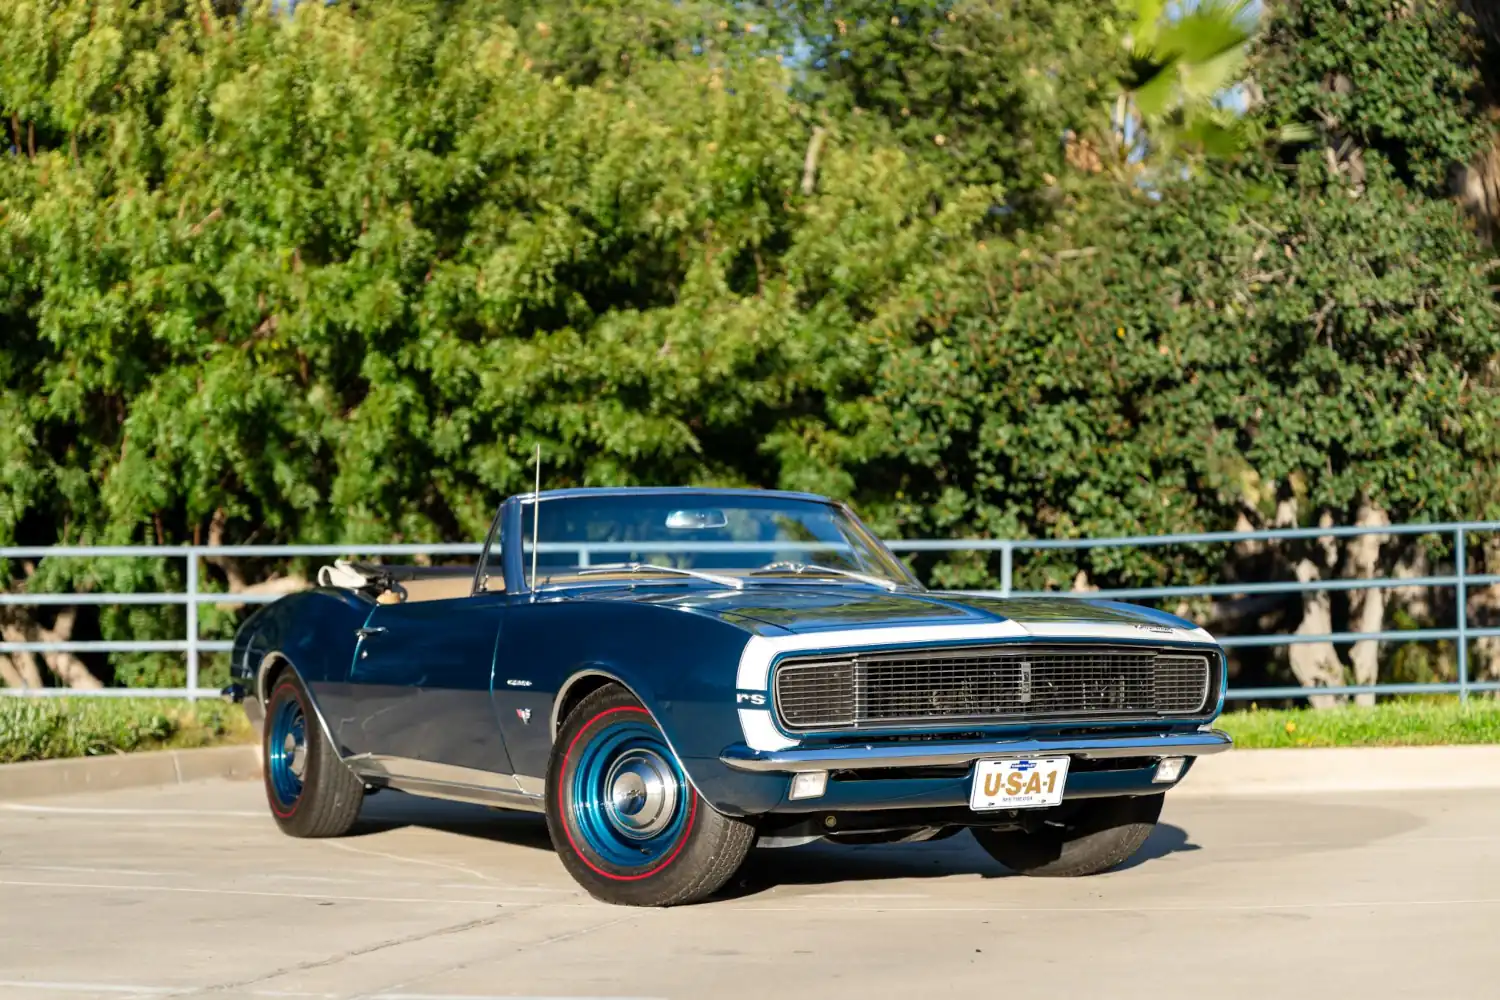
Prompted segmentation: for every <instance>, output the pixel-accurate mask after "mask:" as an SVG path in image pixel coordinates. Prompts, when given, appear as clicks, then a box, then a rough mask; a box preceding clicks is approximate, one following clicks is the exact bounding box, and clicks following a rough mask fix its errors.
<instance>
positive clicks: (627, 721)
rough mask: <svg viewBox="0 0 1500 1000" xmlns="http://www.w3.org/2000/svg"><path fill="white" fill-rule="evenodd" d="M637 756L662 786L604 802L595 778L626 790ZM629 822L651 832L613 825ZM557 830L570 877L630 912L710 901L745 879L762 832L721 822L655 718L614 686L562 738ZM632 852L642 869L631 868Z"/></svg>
mask: <svg viewBox="0 0 1500 1000" xmlns="http://www.w3.org/2000/svg"><path fill="white" fill-rule="evenodd" d="M653 734H654V735H653ZM657 741H659V742H657ZM611 754H614V756H611ZM632 755H636V757H637V758H638V759H642V760H645V761H646V765H645V766H646V767H647V772H646V773H649V774H650V775H651V776H652V777H655V778H659V779H661V780H659V781H658V782H657V783H656V784H649V785H648V784H641V785H640V789H639V790H638V791H637V790H634V789H627V790H626V792H625V793H620V792H619V789H620V788H621V787H622V785H621V784H620V783H619V782H616V783H615V784H613V785H610V787H611V788H612V789H614V790H615V796H616V797H614V798H611V800H610V802H609V803H606V802H604V798H603V794H602V793H603V791H604V787H605V784H606V783H604V782H600V781H596V780H594V778H593V777H592V776H595V775H602V776H604V777H606V778H607V777H608V776H609V775H613V774H617V773H619V774H620V776H621V778H620V780H621V781H623V780H624V778H625V775H624V772H620V771H618V769H619V768H620V766H621V762H622V761H625V760H626V759H627V758H631V757H632ZM648 788H649V789H650V791H649V792H648V791H647V789H648ZM621 794H624V795H626V797H625V798H620V797H618V796H619V795H621ZM630 796H634V797H630ZM668 798H670V804H668ZM620 816H626V817H627V819H628V820H635V819H638V818H639V819H640V820H641V821H642V822H643V823H644V824H645V825H644V826H643V827H642V828H641V829H638V830H634V831H633V834H626V833H622V832H620V831H621V830H622V829H623V827H622V825H621V824H622V821H621V820H620V819H618V818H611V817H620ZM647 820H649V822H647ZM658 826H659V827H660V829H659V830H657V832H656V833H654V834H652V835H651V836H650V837H649V838H643V835H644V834H645V832H646V831H647V830H650V829H654V828H656V827H658ZM547 830H548V832H549V833H550V834H551V836H552V844H553V846H554V847H556V849H557V856H558V857H559V858H561V859H562V863H563V867H564V868H566V869H567V870H568V874H569V875H572V876H573V878H574V879H575V880H576V881H577V882H578V884H579V885H581V886H583V887H584V889H586V890H588V893H589V895H591V896H593V897H594V898H596V899H600V900H603V901H604V902H606V903H616V904H619V905H622V906H680V905H682V904H684V903H695V902H697V901H699V900H701V899H704V898H705V897H707V896H710V895H712V894H713V893H714V892H715V891H717V890H718V889H719V888H720V887H721V886H723V885H724V883H725V882H727V881H729V879H730V878H731V877H732V876H733V875H734V873H735V872H736V871H738V870H739V867H740V865H741V864H742V863H743V862H744V860H745V855H747V854H748V853H749V852H750V847H751V845H752V844H753V843H754V842H755V828H754V827H753V826H751V825H750V824H749V823H746V822H744V821H742V820H738V819H734V818H732V817H729V816H724V815H722V814H720V813H718V812H715V811H714V809H713V807H712V806H710V805H709V804H708V803H707V802H706V801H704V800H703V798H702V797H701V796H699V795H698V792H697V790H696V789H694V788H693V786H692V784H691V783H690V782H688V781H687V780H686V777H685V776H684V775H683V772H682V768H681V764H680V763H678V762H677V761H676V760H675V759H671V749H670V747H668V746H667V744H666V738H665V736H663V735H662V733H661V729H660V728H659V727H658V726H657V725H656V722H655V720H653V719H652V718H651V715H650V713H648V712H647V711H646V709H645V707H644V706H642V705H641V703H640V702H639V701H637V700H636V698H635V697H634V696H633V695H632V694H630V692H628V691H626V690H624V689H623V688H620V687H617V686H614V685H610V686H608V687H603V688H600V689H599V690H598V691H595V692H593V693H592V694H590V695H588V696H587V697H585V698H584V699H583V700H582V701H581V702H579V703H578V705H577V706H576V707H575V708H574V709H573V710H572V711H571V712H569V713H568V717H567V718H566V719H565V720H564V721H563V724H562V727H561V728H560V729H559V731H558V734H557V741H556V743H554V744H553V747H552V758H551V761H550V762H549V763H548V765H547ZM632 836H633V837H635V838H638V839H632ZM636 844H640V845H642V846H640V847H635V846H634V845H636ZM632 851H634V852H635V853H639V854H640V855H641V857H642V861H641V862H640V863H636V864H631V863H628V861H630V860H633V854H632Z"/></svg>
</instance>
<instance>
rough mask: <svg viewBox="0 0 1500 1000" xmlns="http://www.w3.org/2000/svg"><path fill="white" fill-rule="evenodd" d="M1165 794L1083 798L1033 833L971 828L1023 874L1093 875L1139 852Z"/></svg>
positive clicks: (999, 857) (987, 846)
mask: <svg viewBox="0 0 1500 1000" xmlns="http://www.w3.org/2000/svg"><path fill="white" fill-rule="evenodd" d="M1164 798H1166V796H1164V795H1130V796H1119V797H1117V798H1107V799H1084V800H1083V801H1081V802H1077V803H1069V804H1067V805H1065V806H1063V807H1061V809H1060V810H1059V812H1058V814H1057V818H1056V819H1048V820H1044V821H1043V823H1042V825H1041V826H1039V827H1037V828H1035V829H1033V830H1025V831H1023V830H987V829H984V828H982V827H975V828H974V829H973V833H974V839H975V840H977V841H978V842H979V846H980V847H982V848H984V849H985V851H986V852H987V853H988V854H989V856H990V857H992V858H994V859H995V860H996V861H998V862H1000V863H1001V864H1002V865H1004V866H1005V867H1007V868H1009V869H1010V870H1011V871H1013V872H1017V873H1019V874H1021V875H1038V876H1047V877H1054V878H1071V877H1076V876H1079V875H1097V874H1098V873H1099V872H1104V871H1109V869H1111V868H1113V867H1115V866H1116V865H1119V864H1123V863H1124V862H1125V861H1126V860H1127V859H1128V858H1130V856H1131V855H1133V854H1135V852H1136V851H1138V850H1140V848H1141V845H1142V844H1144V843H1145V842H1146V838H1147V837H1149V836H1151V831H1152V830H1153V829H1155V827H1156V821H1157V819H1158V818H1159V817H1160V816H1161V806H1162V800H1163V799H1164Z"/></svg>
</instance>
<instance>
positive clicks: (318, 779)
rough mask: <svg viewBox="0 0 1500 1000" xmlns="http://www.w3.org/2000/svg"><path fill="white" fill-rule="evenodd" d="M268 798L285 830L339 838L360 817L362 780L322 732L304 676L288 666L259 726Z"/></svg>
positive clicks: (301, 834) (362, 796)
mask: <svg viewBox="0 0 1500 1000" xmlns="http://www.w3.org/2000/svg"><path fill="white" fill-rule="evenodd" d="M261 739H262V741H263V742H262V750H263V755H262V760H264V761H265V775H264V776H265V785H266V802H267V804H269V805H270V807H271V815H272V816H274V817H275V818H276V825H277V826H279V827H281V830H282V832H283V833H286V834H289V835H291V836H293V837H338V836H341V835H343V834H345V833H348V832H349V828H350V827H352V826H353V825H354V821H355V820H356V819H358V818H359V807H360V803H361V802H362V801H363V799H364V784H363V783H362V782H361V781H360V780H359V779H358V778H357V777H355V776H354V772H352V771H350V770H349V768H347V767H345V766H344V762H343V761H341V760H339V756H338V754H337V753H336V752H335V751H334V749H333V747H332V746H331V745H330V744H329V742H328V738H327V737H326V736H325V735H324V734H323V728H322V726H320V725H319V724H318V719H317V716H316V715H314V714H313V708H312V701H311V699H309V698H308V697H307V690H306V689H305V688H304V687H303V686H302V681H301V680H300V679H299V678H298V677H297V675H296V674H294V673H292V672H291V671H290V670H288V671H287V672H285V673H283V674H282V675H281V677H279V678H278V679H277V681H276V684H275V686H274V687H273V688H272V689H271V697H270V699H269V700H268V701H267V702H266V720H265V725H264V726H263V727H262V730H261Z"/></svg>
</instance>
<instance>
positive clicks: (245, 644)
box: [232, 489, 1230, 906]
mask: <svg viewBox="0 0 1500 1000" xmlns="http://www.w3.org/2000/svg"><path fill="white" fill-rule="evenodd" d="M320 583H321V584H322V585H321V586H319V587H318V588H317V589H315V590H310V591H306V592H303V593H299V594H294V595H291V596H289V597H285V598H283V599H281V600H279V601H277V602H276V603H274V604H270V605H267V606H265V607H264V608H262V609H261V610H260V611H258V612H257V613H256V614H255V615H253V616H252V617H251V618H250V619H249V620H248V621H247V622H246V623H245V625H244V626H243V628H242V629H241V630H240V633H239V635H238V637H237V638H236V640H235V647H234V659H233V668H232V669H233V671H234V675H235V681H236V685H235V689H236V691H237V693H239V694H241V695H242V696H244V697H245V698H246V699H247V701H248V703H249V707H250V710H251V712H252V716H261V718H260V719H259V721H260V723H261V728H262V732H263V734H264V737H263V738H264V749H265V786H266V797H267V799H268V801H269V805H270V808H271V812H272V813H273V814H274V815H275V817H276V821H277V822H278V823H279V824H280V826H281V828H282V829H283V830H285V831H286V832H287V833H289V834H291V835H293V836H298V837H327V836H337V835H339V834H342V833H344V832H346V831H347V830H349V829H350V827H351V826H352V825H353V824H354V822H355V820H356V818H357V817H358V815H359V811H360V804H361V800H362V799H363V797H364V796H365V795H366V794H367V793H369V792H370V791H372V790H375V789H380V788H392V789H398V790H400V791H404V792H410V793H414V794H417V795H427V796H435V797H439V798H447V799H459V800H463V801H468V802H480V803H485V804H488V805H492V806H497V807H500V808H504V809H524V810H531V811H534V812H542V813H545V814H546V817H547V825H548V829H549V831H550V832H551V836H552V841H553V843H554V844H555V845H556V846H557V851H558V854H559V856H560V857H561V859H562V861H563V864H564V865H565V866H566V867H567V869H568V871H569V872H570V873H571V874H572V875H573V876H574V877H575V878H576V879H577V880H578V881H579V882H580V883H581V884H582V885H583V886H584V887H585V888H586V889H587V890H588V891H589V892H591V893H593V894H594V895H595V896H597V897H599V898H601V899H605V900H608V901H611V902H616V903H627V904H635V905H647V906H665V905H672V904H678V903H687V902H691V901H694V900H698V899H701V898H703V897H705V896H707V895H709V894H711V893H713V892H714V891H715V890H716V889H718V888H719V887H720V886H722V885H723V884H724V882H725V881H726V880H727V879H729V877H730V876H731V875H732V874H733V873H734V872H735V870H736V869H737V868H738V867H739V866H740V864H741V862H742V861H743V860H744V858H745V856H746V853H747V852H748V851H749V850H750V848H751V847H752V846H755V845H756V844H759V845H760V846H763V847H788V846H795V845H797V844H802V843H807V842H809V841H812V840H816V839H819V838H827V839H829V840H834V841H841V842H847V843H875V842H892V841H919V840H930V839H934V838H938V837H946V836H952V835H954V834H957V833H960V832H962V831H963V830H965V829H968V830H970V831H972V834H973V836H974V838H975V839H976V840H977V841H978V842H979V844H980V845H981V846H982V847H983V848H984V849H985V850H986V851H988V852H989V853H990V854H991V855H992V856H993V857H995V858H996V859H997V860H999V861H1000V862H1001V863H1003V864H1004V865H1006V866H1007V867H1009V868H1011V869H1014V870H1016V871H1018V872H1023V873H1026V874H1033V875H1087V874H1090V873H1093V872H1098V871H1103V870H1105V869H1107V868H1110V867H1112V866H1114V865H1117V864H1119V863H1120V862H1122V861H1124V860H1125V859H1126V858H1128V857H1130V856H1131V854H1132V853H1134V852H1135V851H1136V850H1137V849H1138V848H1139V847H1140V846H1141V844H1142V842H1143V841H1144V840H1145V839H1146V837H1147V836H1148V835H1149V834H1150V832H1151V829H1152V827H1153V826H1154V824H1155V822H1156V820H1157V817H1158V815H1159V814H1160V812H1161V805H1162V796H1163V793H1164V792H1165V791H1166V790H1168V789H1170V788H1171V787H1172V786H1174V785H1175V784H1176V783H1177V782H1178V781H1179V780H1181V779H1182V777H1183V775H1184V774H1186V773H1187V771H1188V768H1189V767H1190V766H1191V764H1192V762H1193V759H1194V758H1195V757H1196V756H1197V755H1200V754H1207V753H1214V752H1217V751H1220V750H1225V749H1227V748H1228V747H1229V745H1230V741H1229V739H1228V737H1226V736H1225V735H1224V734H1223V733H1220V732H1217V731H1215V730H1213V729H1212V728H1210V726H1209V723H1211V722H1212V721H1213V719H1214V718H1215V716H1216V715H1217V714H1218V712H1219V710H1220V708H1221V707H1222V702H1223V694H1224V655H1223V652H1222V650H1220V648H1219V647H1218V646H1217V645H1216V644H1215V643H1214V641H1213V640H1212V639H1211V638H1210V637H1209V636H1208V634H1207V633H1205V632H1204V631H1203V630H1202V629H1199V628H1196V627H1194V626H1193V625H1192V624H1191V623H1189V622H1186V621H1183V620H1182V619H1180V618H1176V617H1174V616H1172V615H1168V614H1165V613H1162V612H1159V611H1154V610H1151V609H1147V608H1140V607H1134V606H1130V605H1124V604H1117V603H1111V602H1106V601H1079V600H1068V599H1056V600H1037V599H1018V600H1001V599H992V598H984V597H974V596H963V595H954V594H943V593H936V592H933V591H929V590H926V589H924V588H923V587H922V586H921V585H919V584H918V583H917V581H916V580H915V579H914V578H913V577H912V575H911V574H910V572H909V571H908V570H907V569H906V567H905V566H904V565H903V564H902V563H901V562H900V560H898V559H897V558H896V557H895V556H893V555H892V554H891V553H890V551H889V550H888V549H886V548H885V546H883V545H882V544H881V543H880V542H879V541H878V540H877V539H876V538H875V537H874V536H873V535H872V534H871V533H870V532H869V531H868V530H867V529H866V528H865V527H864V526H863V525H862V524H861V523H860V521H859V519H858V518H856V517H855V516H854V514H853V513H852V512H851V511H850V510H849V509H848V508H847V507H845V506H843V505H841V504H838V503H834V502H831V501H829V500H826V499H823V498H821V497H816V496H810V495H805V494H795V493H773V492H761V491H754V490H709V489H614V490H582V489H580V490H559V491H553V492H543V493H540V494H527V495H524V496H518V497H512V498H511V499H509V500H507V501H505V503H504V504H502V505H501V507H500V511H499V513H498V515H497V516H496V518H495V522H494V525H493V527H492V528H491V529H490V533H489V538H488V539H487V541H486V543H485V549H484V553H483V554H482V556H481V557H480V559H479V563H478V565H477V566H475V567H473V568H472V569H465V570H462V571H461V572H457V571H450V570H438V571H433V570H426V571H423V570H420V569H417V568H411V567H408V568H395V567H367V566H353V565H349V564H342V563H341V564H337V565H335V566H333V567H325V571H324V572H323V573H322V574H320Z"/></svg>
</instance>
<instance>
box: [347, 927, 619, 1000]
mask: <svg viewBox="0 0 1500 1000" xmlns="http://www.w3.org/2000/svg"><path fill="white" fill-rule="evenodd" d="M639 916H640V914H638V913H627V914H625V915H624V916H621V917H615V918H614V919H612V920H602V921H600V922H599V923H597V924H590V925H589V926H587V927H579V928H576V929H574V930H571V931H562V932H561V933H558V934H553V935H551V936H549V937H544V938H542V939H540V940H538V941H529V942H527V943H526V944H520V945H516V946H514V947H512V948H511V949H510V950H511V953H512V954H515V953H517V952H521V951H534V950H536V949H538V948H545V947H547V946H548V945H554V944H561V943H562V942H564V941H571V940H573V939H574V938H581V937H586V936H587V935H589V934H593V933H594V932H596V931H602V930H608V929H609V928H611V927H616V926H618V925H620V924H623V923H628V922H629V921H632V920H635V919H637V918H638V917H639ZM494 957H495V956H493V955H486V956H484V958H482V959H469V960H466V961H463V962H455V963H453V964H452V965H449V966H447V967H445V968H442V969H434V970H433V971H431V972H427V973H423V974H422V976H420V977H419V978H417V979H409V980H405V981H403V982H397V983H389V984H387V985H385V986H382V987H381V988H380V989H377V990H371V991H368V992H365V993H357V994H355V995H354V996H352V997H350V998H349V1000H374V998H378V997H381V996H385V995H388V994H392V993H400V992H402V991H403V990H407V989H409V988H411V987H412V986H415V985H416V984H417V983H420V982H422V981H424V980H430V979H433V978H435V977H438V976H446V975H450V974H452V973H454V972H461V971H463V970H464V969H467V968H469V967H470V966H472V965H475V964H477V963H478V962H481V961H484V962H488V961H492V960H493V959H494Z"/></svg>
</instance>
